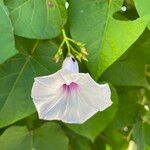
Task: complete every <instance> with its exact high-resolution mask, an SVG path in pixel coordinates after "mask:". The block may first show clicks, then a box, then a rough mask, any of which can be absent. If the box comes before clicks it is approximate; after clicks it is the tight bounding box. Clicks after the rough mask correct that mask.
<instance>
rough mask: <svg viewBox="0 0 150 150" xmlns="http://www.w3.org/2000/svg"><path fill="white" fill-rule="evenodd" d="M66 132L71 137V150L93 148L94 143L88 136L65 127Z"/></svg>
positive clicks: (91, 149)
mask: <svg viewBox="0 0 150 150" xmlns="http://www.w3.org/2000/svg"><path fill="white" fill-rule="evenodd" d="M65 132H66V134H67V136H68V137H69V150H93V149H94V145H93V143H92V142H91V141H90V140H89V139H88V138H86V137H83V136H80V135H79V134H76V133H75V132H73V131H72V130H70V129H68V128H66V127H65Z"/></svg>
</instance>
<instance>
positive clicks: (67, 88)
mask: <svg viewBox="0 0 150 150" xmlns="http://www.w3.org/2000/svg"><path fill="white" fill-rule="evenodd" d="M62 88H63V91H64V92H65V91H67V92H70V91H74V90H77V88H78V84H77V83H75V82H71V83H70V84H69V85H67V84H63V85H62Z"/></svg>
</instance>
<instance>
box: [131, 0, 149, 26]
mask: <svg viewBox="0 0 150 150" xmlns="http://www.w3.org/2000/svg"><path fill="white" fill-rule="evenodd" d="M134 3H135V7H136V9H137V11H138V13H139V15H140V16H145V15H149V17H150V11H149V10H150V2H149V0H144V1H143V0H134ZM148 27H149V28H150V24H149V26H148Z"/></svg>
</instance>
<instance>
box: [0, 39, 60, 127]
mask: <svg viewBox="0 0 150 150" xmlns="http://www.w3.org/2000/svg"><path fill="white" fill-rule="evenodd" d="M56 50H57V46H56V45H55V44H53V43H50V42H38V41H37V42H36V43H34V45H32V49H30V52H29V53H25V51H27V50H24V51H21V52H22V53H20V54H18V55H16V56H15V57H13V58H11V59H9V60H8V61H6V62H5V63H4V64H2V65H1V66H0V82H1V84H0V101H1V103H0V127H3V126H7V125H9V124H11V123H13V122H15V121H18V120H20V119H22V118H24V117H26V116H29V115H30V114H32V113H34V112H35V108H34V105H33V102H32V99H31V96H30V95H31V94H30V93H31V87H32V83H33V79H34V77H36V76H40V75H48V74H51V73H52V72H55V71H56V70H57V69H58V66H59V65H58V64H57V65H56V64H55V63H54V61H53V60H52V57H53V56H54V54H55V52H56Z"/></svg>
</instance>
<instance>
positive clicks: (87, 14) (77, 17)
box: [70, 0, 148, 79]
mask: <svg viewBox="0 0 150 150" xmlns="http://www.w3.org/2000/svg"><path fill="white" fill-rule="evenodd" d="M121 5H122V1H120V0H119V1H118V0H111V1H105V0H102V1H91V0H81V1H77V0H71V6H70V26H71V27H70V28H71V35H72V37H73V38H74V39H76V40H79V41H82V42H83V43H85V44H86V47H87V49H88V52H89V57H88V60H89V61H88V63H87V66H88V69H89V70H90V72H91V74H92V75H93V77H94V78H95V79H98V77H99V76H100V75H101V74H102V73H103V72H104V71H105V70H106V69H107V68H108V67H109V66H110V65H111V64H112V63H113V62H115V61H116V60H117V59H118V58H119V57H120V56H121V55H122V54H123V53H124V52H125V51H126V50H127V49H128V48H129V47H130V46H131V45H132V44H133V43H134V42H135V41H136V40H137V38H138V37H139V36H140V35H141V34H142V32H143V31H144V29H145V27H146V25H147V22H148V18H139V19H137V20H134V21H120V20H116V19H114V18H113V17H112V15H113V13H114V12H116V11H117V10H120V9H121ZM79 25H80V27H79Z"/></svg>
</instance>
